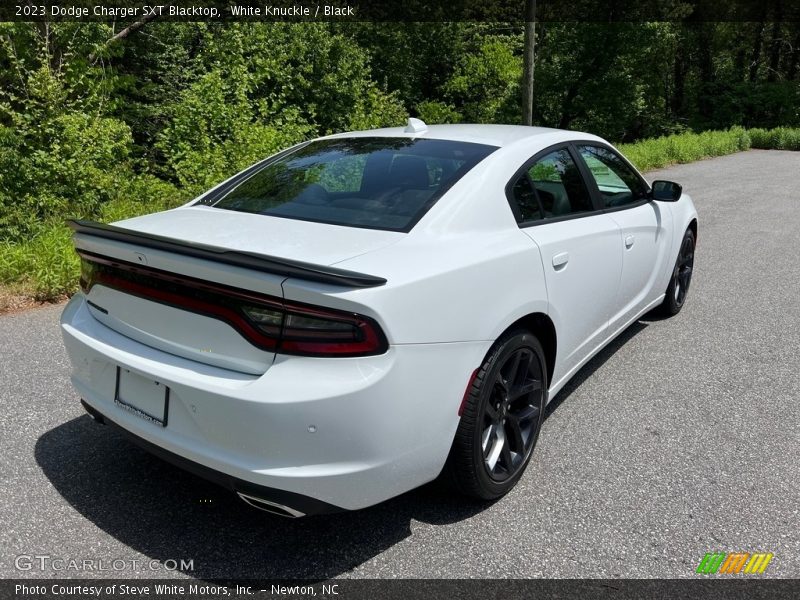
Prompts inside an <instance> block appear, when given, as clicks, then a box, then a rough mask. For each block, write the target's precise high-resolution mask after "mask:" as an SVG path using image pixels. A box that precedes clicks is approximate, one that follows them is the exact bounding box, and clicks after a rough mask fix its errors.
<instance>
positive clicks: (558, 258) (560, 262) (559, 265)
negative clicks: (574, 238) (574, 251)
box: [553, 252, 569, 271]
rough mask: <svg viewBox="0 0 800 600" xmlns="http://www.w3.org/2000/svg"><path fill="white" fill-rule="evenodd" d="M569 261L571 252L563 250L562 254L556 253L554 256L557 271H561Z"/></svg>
mask: <svg viewBox="0 0 800 600" xmlns="http://www.w3.org/2000/svg"><path fill="white" fill-rule="evenodd" d="M568 262H569V252H562V253H561V254H556V255H555V256H554V257H553V268H554V269H555V270H556V271H560V270H561V269H563V268H564V267H566V266H567V263H568Z"/></svg>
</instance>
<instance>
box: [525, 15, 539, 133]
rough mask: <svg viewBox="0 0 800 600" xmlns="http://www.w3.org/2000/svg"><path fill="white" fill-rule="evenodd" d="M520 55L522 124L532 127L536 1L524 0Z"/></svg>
mask: <svg viewBox="0 0 800 600" xmlns="http://www.w3.org/2000/svg"><path fill="white" fill-rule="evenodd" d="M524 46H525V48H524V50H523V55H522V124H523V125H533V62H534V57H535V50H536V0H525V39H524Z"/></svg>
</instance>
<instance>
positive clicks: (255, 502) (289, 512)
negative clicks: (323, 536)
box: [236, 492, 306, 519]
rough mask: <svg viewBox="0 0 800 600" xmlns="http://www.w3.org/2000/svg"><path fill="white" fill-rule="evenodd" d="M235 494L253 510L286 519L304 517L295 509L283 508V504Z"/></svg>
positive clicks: (302, 513)
mask: <svg viewBox="0 0 800 600" xmlns="http://www.w3.org/2000/svg"><path fill="white" fill-rule="evenodd" d="M236 494H237V495H238V496H239V498H241V499H242V501H244V502H245V503H246V504H249V505H250V506H252V507H253V508H257V509H259V510H263V511H265V512H268V513H271V514H273V515H278V516H279V517H286V518H288V519H297V518H299V517H304V516H306V514H305V513H304V512H300V511H299V510H297V509H294V508H290V507H288V506H284V505H283V504H278V503H277V502H272V501H271V500H265V499H264V498H257V497H256V496H251V495H249V494H243V493H242V492H236Z"/></svg>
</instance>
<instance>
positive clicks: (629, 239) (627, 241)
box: [625, 235, 636, 249]
mask: <svg viewBox="0 0 800 600" xmlns="http://www.w3.org/2000/svg"><path fill="white" fill-rule="evenodd" d="M635 241H636V238H635V237H633V236H632V235H629V236H628V237H626V238H625V247H626V248H629V249H630V247H631V246H633V243H634V242H635Z"/></svg>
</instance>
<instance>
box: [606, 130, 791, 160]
mask: <svg viewBox="0 0 800 600" xmlns="http://www.w3.org/2000/svg"><path fill="white" fill-rule="evenodd" d="M796 131H800V130H796ZM751 146H752V142H751V138H750V135H749V132H748V131H747V130H746V129H744V128H742V127H731V128H730V129H727V130H725V131H704V132H702V133H679V134H676V135H670V136H665V137H660V138H654V139H649V140H642V141H640V142H635V143H633V144H620V145H619V146H618V147H619V149H620V151H621V152H622V153H623V154H624V155H625V156H627V157H628V159H629V160H630V161H631V162H632V163H633V164H634V165H636V167H637V168H638V169H639V170H640V171H650V170H652V169H660V168H663V167H667V166H669V165H674V164H677V163H687V162H694V161H696V160H702V159H704V158H711V157H714V156H723V155H725V154H733V153H734V152H741V151H742V150H748V149H750V148H751Z"/></svg>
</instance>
